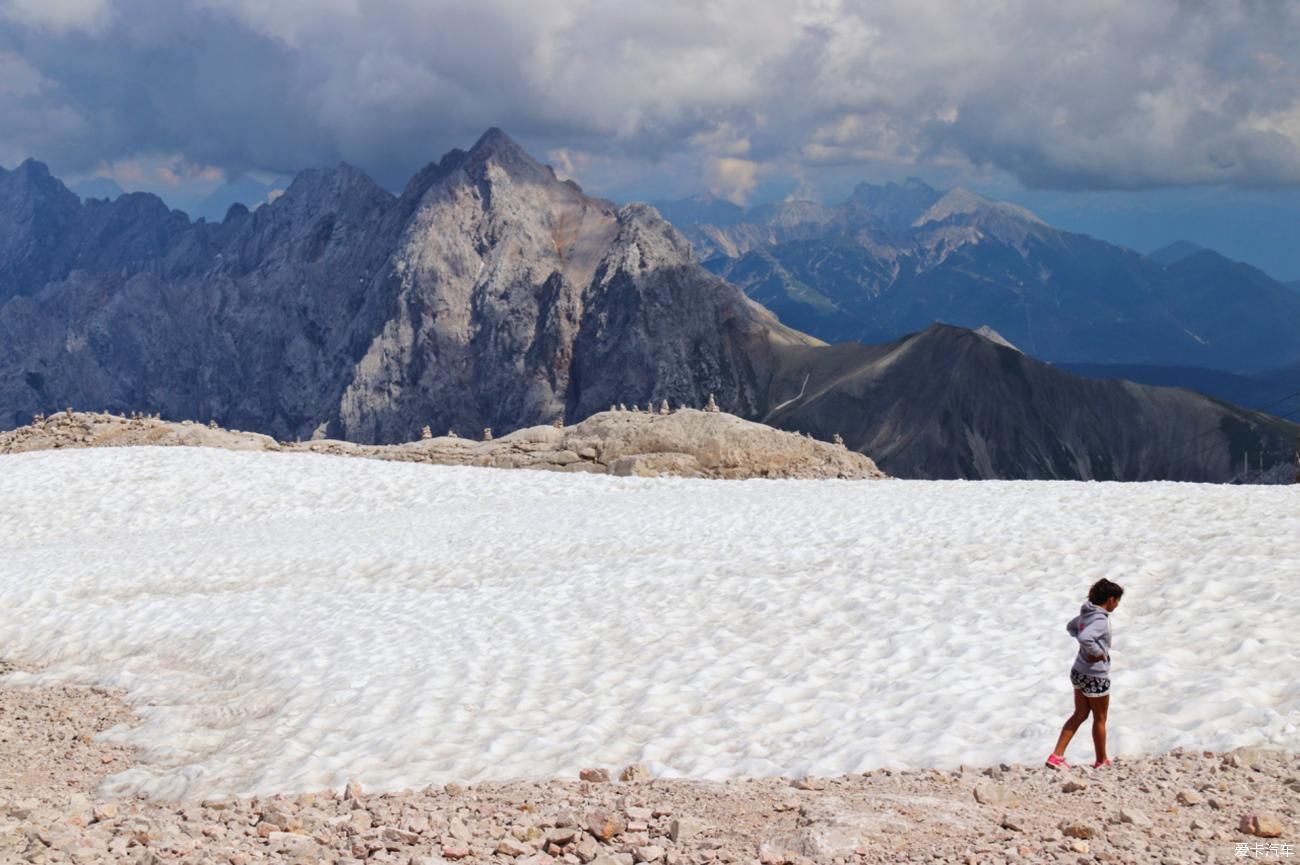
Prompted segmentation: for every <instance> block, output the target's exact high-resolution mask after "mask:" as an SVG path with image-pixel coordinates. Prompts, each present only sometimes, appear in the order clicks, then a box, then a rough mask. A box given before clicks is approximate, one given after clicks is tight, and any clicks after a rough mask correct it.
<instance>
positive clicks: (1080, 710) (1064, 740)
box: [1052, 688, 1105, 757]
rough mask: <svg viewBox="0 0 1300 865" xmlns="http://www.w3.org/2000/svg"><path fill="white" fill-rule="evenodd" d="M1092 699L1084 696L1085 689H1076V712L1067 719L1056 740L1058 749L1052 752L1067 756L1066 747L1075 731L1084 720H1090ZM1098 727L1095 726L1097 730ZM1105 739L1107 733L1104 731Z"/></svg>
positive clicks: (1094, 728)
mask: <svg viewBox="0 0 1300 865" xmlns="http://www.w3.org/2000/svg"><path fill="white" fill-rule="evenodd" d="M1089 702H1091V701H1090V700H1088V698H1086V697H1084V696H1083V691H1081V690H1079V689H1078V688H1075V689H1074V714H1073V715H1071V716H1070V717H1069V718H1067V719H1066V721H1065V726H1064V727H1062V728H1061V736H1060V738H1058V739H1057V740H1056V750H1055V751H1053V752H1052V753H1053V754H1055V755H1056V756H1058V757H1064V756H1065V749H1066V748H1067V747H1069V745H1070V740H1071V739H1073V738H1074V734H1075V731H1077V730H1078V729H1079V727H1080V725H1082V724H1083V722H1084V721H1086V720H1088V713H1089V712H1090V711H1091V708H1092V707H1091V706H1089V705H1088V704H1089ZM1096 729H1097V728H1096V727H1093V730H1094V731H1095V730H1096ZM1102 735H1103V741H1105V740H1104V736H1105V734H1104V733H1103V734H1102Z"/></svg>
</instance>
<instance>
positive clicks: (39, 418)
mask: <svg viewBox="0 0 1300 865" xmlns="http://www.w3.org/2000/svg"><path fill="white" fill-rule="evenodd" d="M32 423H45V412H43V411H42V412H37V413H36V414H35V416H33V417H32Z"/></svg>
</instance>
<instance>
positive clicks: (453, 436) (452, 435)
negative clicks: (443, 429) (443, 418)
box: [447, 429, 460, 439]
mask: <svg viewBox="0 0 1300 865" xmlns="http://www.w3.org/2000/svg"><path fill="white" fill-rule="evenodd" d="M447 438H449V439H458V438H460V436H458V435H456V431H455V430H454V429H449V430H447Z"/></svg>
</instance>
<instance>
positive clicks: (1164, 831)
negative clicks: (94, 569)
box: [0, 664, 1300, 865]
mask: <svg viewBox="0 0 1300 865" xmlns="http://www.w3.org/2000/svg"><path fill="white" fill-rule="evenodd" d="M10 671H12V667H10V666H9V665H4V664H0V672H10ZM0 718H3V719H4V721H3V726H0V733H2V735H0V862H5V863H10V862H13V863H35V865H42V863H51V865H52V863H74V865H89V863H99V862H128V863H141V865H145V863H147V865H161V863H166V862H178V863H179V862H183V863H192V865H249V863H254V862H292V863H314V862H332V863H339V865H357V863H361V862H387V863H400V865H442V863H446V862H473V863H489V862H490V863H497V865H554V863H564V865H639V863H650V865H714V863H719V865H733V863H746V865H748V863H759V865H809V863H814V862H818V863H822V862H824V863H830V865H857V863H863V865H866V863H887V862H888V863H896V862H944V863H947V862H959V863H966V865H982V863H1080V865H1082V863H1093V862H1103V863H1116V865H1139V863H1141V865H1146V863H1150V862H1159V863H1162V865H1182V863H1186V865H1192V863H1198V865H1199V863H1212V862H1230V861H1239V860H1240V859H1241V858H1242V857H1249V858H1251V859H1252V861H1253V860H1256V859H1268V860H1272V861H1281V862H1285V861H1288V859H1287V857H1288V856H1291V855H1294V853H1295V850H1296V843H1297V841H1298V840H1300V838H1298V837H1297V831H1298V827H1300V755H1298V754H1293V753H1288V752H1284V751H1265V750H1257V749H1238V750H1236V751H1233V752H1230V753H1227V754H1218V753H1213V752H1200V751H1175V752H1172V753H1170V754H1165V755H1161V756H1157V757H1141V758H1135V759H1131V760H1126V759H1120V760H1116V762H1115V764H1114V765H1113V766H1111V767H1107V768H1105V769H1098V770H1089V769H1086V768H1076V769H1073V770H1070V771H1068V772H1057V771H1054V770H1049V769H1045V768H1043V767H1040V766H1021V765H1014V766H1013V765H1000V766H991V767H987V768H983V769H979V768H971V767H961V768H960V769H957V770H952V771H939V770H933V769H920V770H906V771H898V770H888V769H879V770H874V771H870V772H867V773H865V774H862V775H847V776H843V777H838V778H798V779H794V780H790V779H782V778H748V779H736V780H731V781H725V782H705V781H691V780H684V779H654V778H651V777H649V774H648V773H647V772H646V771H645V769H644V767H642V766H638V765H633V766H629V767H624V768H623V770H622V771H621V772H618V773H617V776H618V777H619V779H620V780H618V781H617V782H614V781H612V780H611V772H610V771H609V770H608V769H606V768H603V767H592V768H591V769H587V770H584V771H583V772H582V773H581V775H582V777H580V778H577V779H572V778H556V779H551V780H544V781H516V782H509V783H497V784H476V785H472V786H464V785H459V784H454V783H452V784H446V785H439V786H432V787H427V788H424V789H422V790H405V791H387V792H378V791H367V790H364V789H363V788H362V787H361V785H359V784H356V783H348V784H346V785H345V786H343V787H341V788H340V789H329V790H322V791H316V792H304V793H298V794H294V795H281V796H271V797H262V798H255V799H211V800H204V801H197V802H161V801H153V800H139V799H111V798H103V797H101V796H99V795H98V794H97V793H96V789H97V787H98V785H99V782H100V781H102V780H103V779H104V778H106V777H107V776H108V775H110V774H112V773H115V772H119V771H123V770H125V769H127V768H129V766H130V765H131V758H132V755H131V754H130V752H127V751H124V749H121V748H117V747H114V746H112V745H111V744H107V743H106V742H105V740H106V739H111V734H109V735H105V734H106V733H108V731H110V730H111V729H112V728H113V726H115V725H118V724H129V723H130V712H129V709H128V707H127V706H126V705H125V703H123V702H122V695H121V694H120V693H117V692H112V691H106V690H103V689H95V688H84V687H74V686H65V685H47V684H42V683H40V682H39V681H37V680H29V679H27V678H25V677H24V676H23V674H22V673H19V674H18V675H17V676H10V677H5V678H0ZM38 766H39V767H40V771H34V767H38ZM615 768H616V769H617V767H615ZM1243 845H1244V846H1243ZM1288 851H1289V852H1288Z"/></svg>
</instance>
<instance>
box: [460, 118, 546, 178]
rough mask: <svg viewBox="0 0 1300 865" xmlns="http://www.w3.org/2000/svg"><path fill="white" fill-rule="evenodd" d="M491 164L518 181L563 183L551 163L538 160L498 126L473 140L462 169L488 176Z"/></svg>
mask: <svg viewBox="0 0 1300 865" xmlns="http://www.w3.org/2000/svg"><path fill="white" fill-rule="evenodd" d="M489 165H494V166H496V167H497V168H499V169H501V170H502V171H504V172H505V173H506V174H507V175H509V176H510V178H511V179H512V180H514V181H516V182H518V181H533V182H541V183H557V184H558V183H560V180H559V179H558V178H557V177H556V176H555V172H554V171H553V170H551V168H550V167H549V166H546V165H543V164H542V163H540V162H538V161H537V160H536V159H534V158H533V157H532V155H531V154H530V153H529V152H528V151H526V150H524V148H523V147H521V146H520V145H519V142H517V141H515V140H514V139H513V138H511V137H510V136H509V135H507V134H506V133H505V132H503V131H502V130H501V129H498V128H497V127H495V126H493V127H492V128H490V129H489V130H488V131H487V132H484V133H483V134H482V135H481V136H479V139H478V141H476V142H474V146H473V147H471V148H470V149H469V152H468V153H467V154H466V155H465V160H464V164H463V165H462V169H463V170H464V171H465V172H466V173H467V174H469V175H470V176H471V177H475V178H476V179H477V178H479V177H481V176H486V174H487V171H488V166H489Z"/></svg>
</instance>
